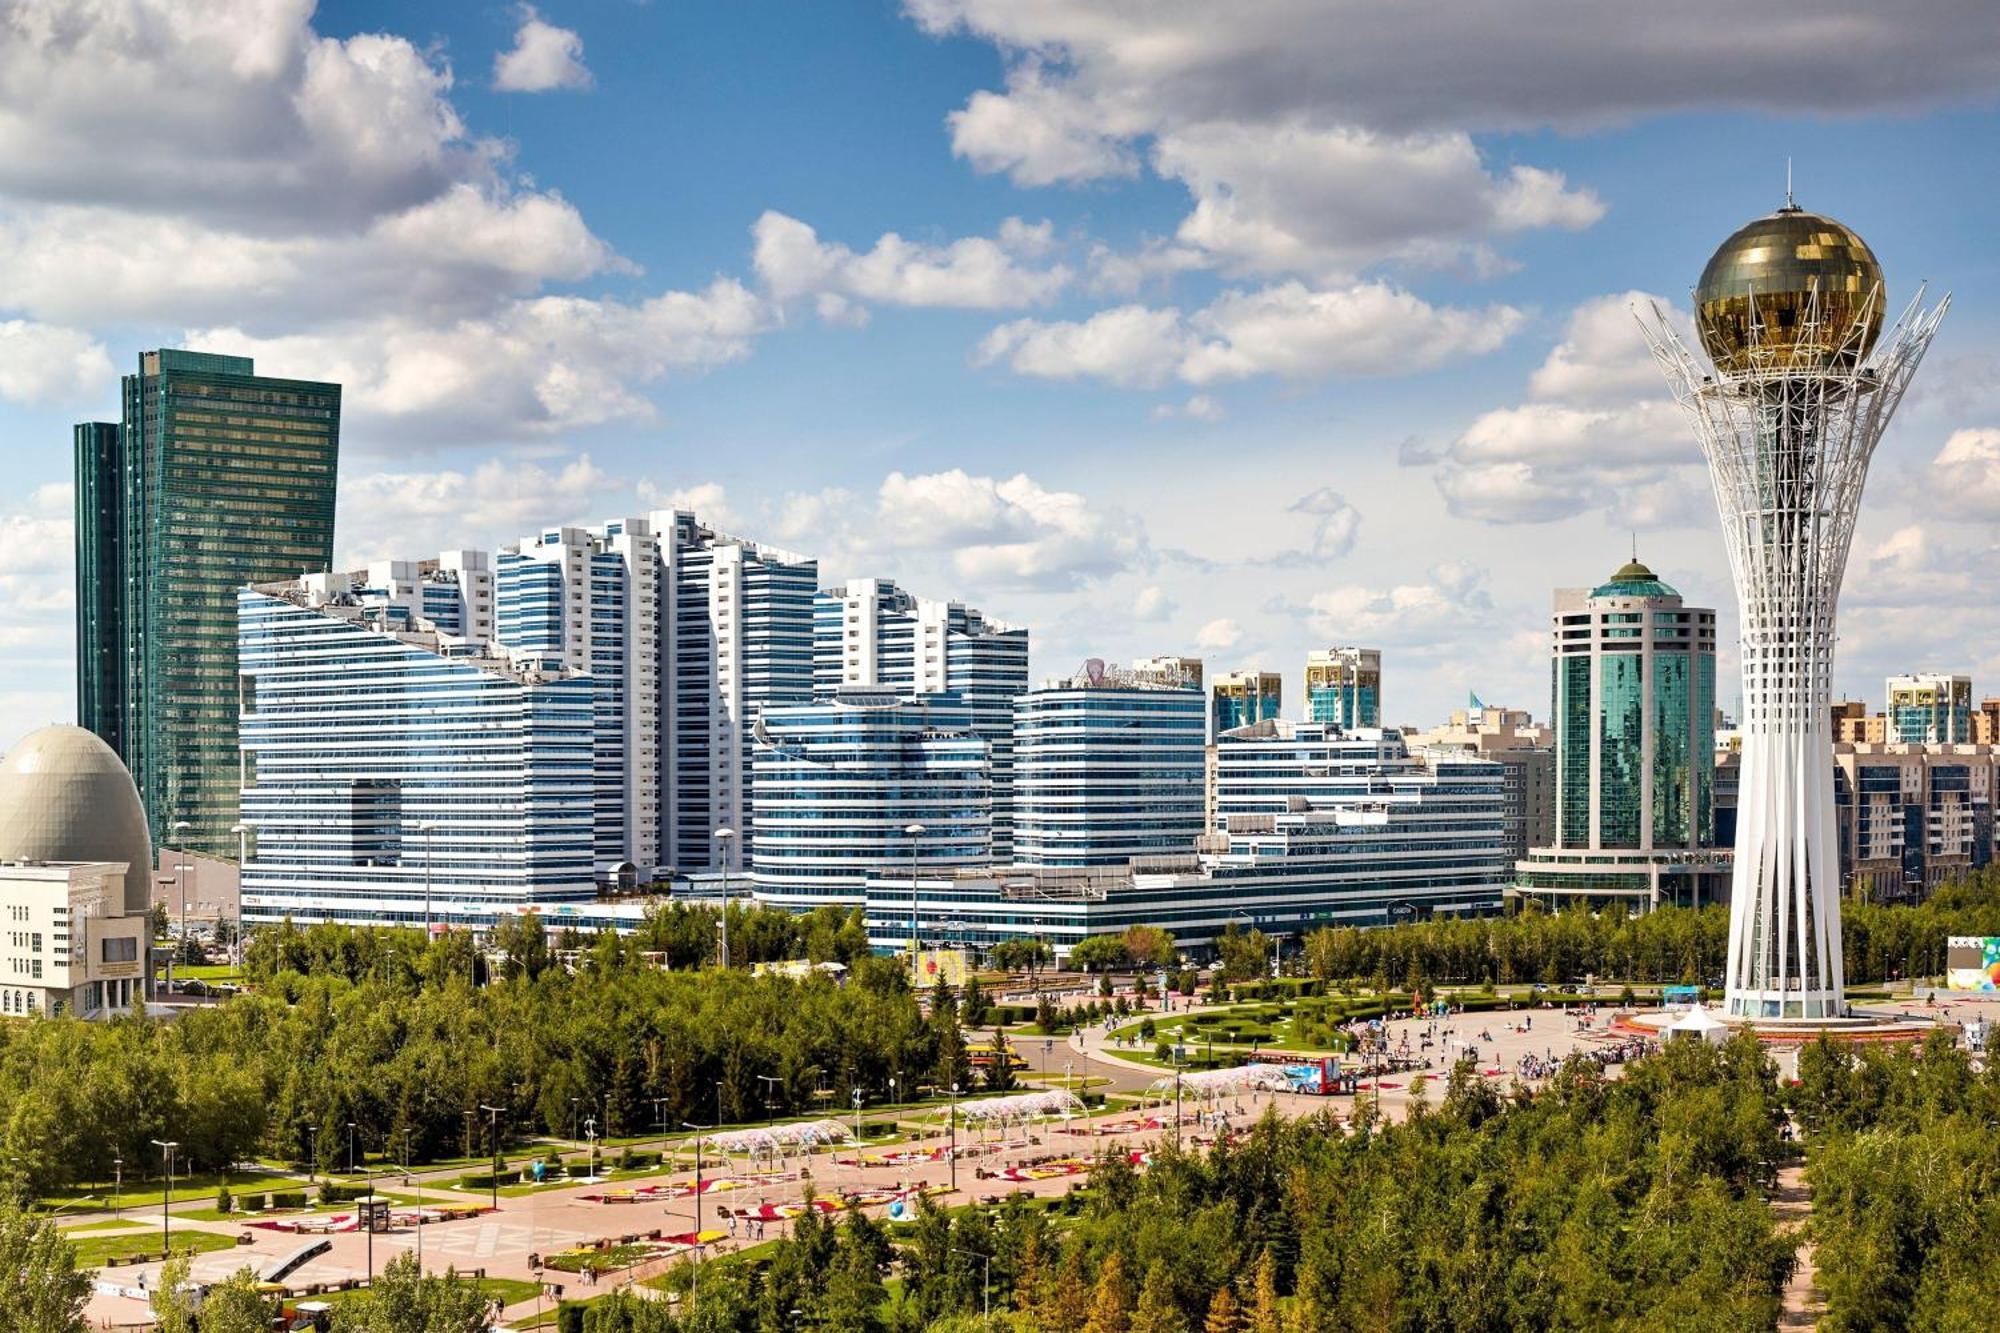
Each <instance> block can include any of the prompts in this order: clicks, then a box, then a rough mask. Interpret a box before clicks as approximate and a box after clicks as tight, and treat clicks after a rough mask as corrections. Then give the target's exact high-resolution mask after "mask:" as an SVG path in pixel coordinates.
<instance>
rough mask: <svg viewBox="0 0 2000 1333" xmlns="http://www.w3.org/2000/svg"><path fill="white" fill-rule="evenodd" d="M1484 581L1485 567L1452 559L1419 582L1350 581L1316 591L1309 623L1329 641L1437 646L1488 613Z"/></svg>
mask: <svg viewBox="0 0 2000 1333" xmlns="http://www.w3.org/2000/svg"><path fill="white" fill-rule="evenodd" d="M1485 583H1486V574H1485V571H1484V570H1479V569H1474V568H1473V567H1471V566H1469V565H1466V564H1464V563H1462V562H1456V561H1454V562H1448V563H1445V564H1441V565H1437V566H1435V567H1433V568H1432V569H1431V570H1430V572H1429V575H1428V577H1427V578H1426V580H1425V581H1424V582H1422V583H1399V584H1395V585H1393V586H1391V587H1387V588H1377V587H1368V586H1365V585H1360V584H1349V585H1346V586H1343V587H1338V588H1332V589H1329V590H1328V591H1326V592H1322V593H1318V594H1315V595H1314V596H1313V597H1312V599H1311V600H1310V601H1309V602H1308V604H1307V623H1308V625H1309V626H1310V627H1311V628H1312V630H1313V632H1314V633H1315V634H1317V635H1319V636H1320V637H1321V638H1323V639H1325V640H1326V641H1327V642H1329V643H1367V644H1371V645H1372V644H1381V645H1383V646H1385V647H1392V648H1400V649H1403V650H1404V651H1415V650H1420V649H1425V648H1436V647H1438V646H1440V645H1448V644H1452V643H1455V642H1458V641H1460V640H1462V639H1463V637H1464V636H1465V635H1466V633H1467V631H1468V630H1470V629H1473V628H1476V627H1477V626H1478V625H1480V624H1483V623H1485V622H1486V621H1488V620H1489V619H1490V618H1491V616H1492V611H1493V602H1492V598H1491V597H1490V596H1489V595H1488V593H1487V592H1486V588H1485Z"/></svg>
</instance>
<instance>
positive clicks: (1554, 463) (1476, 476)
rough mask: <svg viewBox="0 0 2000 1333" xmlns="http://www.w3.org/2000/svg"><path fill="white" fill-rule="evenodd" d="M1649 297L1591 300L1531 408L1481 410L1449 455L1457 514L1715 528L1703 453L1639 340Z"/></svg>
mask: <svg viewBox="0 0 2000 1333" xmlns="http://www.w3.org/2000/svg"><path fill="white" fill-rule="evenodd" d="M1656 301H1657V302H1658V304H1659V305H1660V306H1661V308H1662V309H1663V310H1666V311H1667V314H1668V318H1669V319H1670V320H1671V321H1673V322H1674V323H1675V324H1677V325H1680V326H1682V327H1685V325H1686V322H1687V321H1686V316H1685V315H1683V314H1682V313H1681V312H1679V311H1676V310H1672V309H1671V308H1670V307H1668V306H1667V303H1666V302H1664V301H1658V298H1656V297H1653V296H1650V295H1648V294H1647V293H1645V292H1624V293H1620V294H1617V295H1613V296H1604V297H1599V298H1597V299H1595V300H1591V301H1586V302H1584V303H1583V304H1581V305H1579V306H1578V307H1577V308H1576V309H1575V310H1574V311H1573V312H1571V315H1570V319H1569V322H1568V325H1567V328H1566V329H1565V331H1564V335H1563V338H1562V340H1561V341H1560V342H1559V343H1558V344H1557V345H1556V346H1555V347H1554V348H1553V349H1552V350H1551V351H1550V353H1549V355H1548V357H1547V359H1546V360H1544V361H1543V363H1542V365H1541V366H1540V368H1538V369H1537V370H1536V371H1535V372H1534V374H1533V375H1532V376H1530V378H1529V384H1528V387H1529V392H1530V394H1531V400H1530V401H1528V402H1525V403H1519V404H1516V405H1514V406H1511V407H1501V408H1494V409H1492V410H1490V411H1487V412H1483V413H1481V414H1480V415H1479V416H1478V417H1477V418H1476V419H1474V421H1473V422H1472V424H1471V425H1469V426H1468V427H1466V429H1465V431H1464V432H1463V433H1462V434H1461V435H1460V436H1459V437H1458V439H1457V440H1455V441H1454V442H1453V443H1452V444H1451V446H1450V447H1449V448H1448V449H1446V450H1445V451H1444V452H1443V454H1442V457H1441V458H1438V459H1436V460H1434V461H1436V463H1437V470H1436V474H1435V475H1436V481H1437V486H1438V490H1439V492H1440V493H1441V494H1442V495H1443V497H1444V500H1445V503H1446V505H1447V506H1448V507H1449V508H1450V510H1451V512H1452V513H1454V514H1456V515H1458V516H1459V517H1461V518H1470V519H1476V520H1479V521H1481V522H1485V523H1496V524H1510V523H1549V522H1554V521H1556V520H1559V519H1565V518H1570V517H1573V516H1575V515H1577V514H1581V513H1585V512H1588V511H1590V510H1593V509H1596V510H1601V511H1603V512H1604V513H1606V514H1607V515H1609V516H1611V517H1612V518H1614V519H1615V520H1616V521H1617V522H1618V523H1619V524H1620V525H1621V526H1628V527H1640V528H1658V527H1674V526H1686V525H1690V524H1694V523H1698V522H1702V521H1705V516H1706V515H1707V513H1708V512H1709V510H1708V506H1709V496H1708V489H1707V482H1706V480H1705V477H1704V474H1703V472H1702V470H1701V462H1702V459H1701V454H1700V451H1699V450H1698V449H1697V448H1696V447H1695V443H1694V440H1693V438H1692V436H1691V435H1690V434H1689V433H1688V426H1687V423H1686V421H1685V420H1684V419H1683V417H1682V415H1681V413H1680V410H1679V409H1678V408H1677V407H1675V405H1674V404H1673V402H1672V400H1671V399H1669V398H1668V397H1667V396H1666V389H1665V381H1664V380H1662V379H1661V377H1660V372H1659V370H1658V369H1657V367H1656V366H1655V365H1654V363H1653V358H1652V354H1651V353H1650V352H1649V351H1648V350H1647V348H1646V344H1645V340H1644V339H1643V338H1642V337H1641V335H1640V332H1639V324H1638V321H1637V319H1635V318H1634V317H1633V313H1632V307H1633V306H1635V305H1639V306H1650V305H1651V304H1652V303H1654V302H1656Z"/></svg>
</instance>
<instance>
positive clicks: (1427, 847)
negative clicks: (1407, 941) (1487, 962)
mask: <svg viewBox="0 0 2000 1333" xmlns="http://www.w3.org/2000/svg"><path fill="white" fill-rule="evenodd" d="M1196 717H1197V719H1199V712H1198V711H1197V713H1196ZM1198 725H1199V723H1198V721H1197V726H1198ZM1216 751H1217V757H1216V786H1217V793H1216V806H1217V814H1216V817H1215V824H1214V825H1213V827H1211V828H1210V829H1208V830H1207V831H1205V832H1204V831H1202V830H1201V829H1200V828H1199V827H1198V825H1193V826H1190V825H1187V824H1186V823H1185V822H1183V823H1182V825H1181V826H1180V827H1181V830H1182V831H1183V832H1185V833H1187V837H1186V838H1185V839H1184V840H1183V841H1181V842H1180V843H1179V844H1178V845H1175V844H1173V843H1171V842H1170V841H1168V840H1165V839H1162V840H1161V841H1160V843H1159V844H1157V845H1155V846H1152V847H1150V848H1149V849H1148V850H1146V851H1144V852H1137V851H1135V852H1134V853H1133V854H1132V855H1131V856H1129V857H1128V858H1126V859H1125V860H1124V861H1123V862H1122V863H1120V862H1116V861H1113V860H1111V859H1108V858H1107V859H1104V860H1099V861H1094V862H1093V861H1079V860H1077V859H1070V860H1069V861H1068V862H1066V863H1064V864H1049V863H1044V864H1040V865H1036V864H1016V865H1015V866H1012V867H1009V868H1004V869H999V870H994V871H987V872H977V871H968V872H964V873H960V874H958V875H955V876H954V877H953V878H952V879H951V882H949V883H946V884H940V885H936V886H933V885H932V884H930V883H928V882H926V883H924V884H922V885H921V891H920V893H919V895H918V898H919V903H918V915H919V920H920V934H921V935H922V937H923V938H925V939H927V940H940V941H945V942H951V943H963V944H967V945H971V946H973V947H976V948H984V947H990V946H991V945H992V944H995V943H998V942H999V941H1000V940H1003V939H1010V938H1038V939H1045V940H1048V941H1049V942H1050V943H1052V944H1053V945H1054V946H1055V947H1056V949H1057V950H1058V952H1066V951H1067V950H1068V949H1069V948H1070V947H1071V946H1073V945H1075V944H1076V943H1077V942H1078V941H1080V940H1082V939H1084V938H1085V937H1087V936H1089V935H1093V934H1104V933H1115V932H1118V931H1122V930H1123V929H1125V927H1127V926H1129V925H1135V924H1146V925H1155V926H1161V927H1163V928H1165V929H1167V930H1170V931H1172V932H1173V933H1174V935H1175V938H1176V939H1177V940H1178V941H1179V942H1180V943H1181V944H1182V945H1183V946H1184V947H1192V948H1196V949H1199V948H1202V947H1205V946H1207V945H1209V944H1211V943H1212V942H1213V941H1214V939H1215V938H1216V936H1218V935H1220V934H1222V933H1223V932H1225V931H1227V930H1228V929H1230V928H1231V927H1232V926H1234V927H1237V928H1246V929H1247V928H1250V927H1255V928H1257V929H1260V930H1263V931H1265V932H1266V933H1267V934H1275V935H1280V936H1293V935H1297V934H1300V933H1302V932H1304V931H1307V930H1310V929H1314V928H1317V927H1319V926H1324V925H1384V924H1389V923H1392V922H1395V921H1400V920H1408V919H1413V918H1418V917H1429V916H1436V915H1474V914H1482V913H1489V912H1493V911H1496V910H1497V909H1498V908H1499V906H1500V903H1501V900H1502V896H1503V894H1504V892H1505V890H1506V887H1507V884H1508V880H1509V877H1510V871H1511V860H1510V853H1509V849H1508V845H1507V836H1506V796H1505V772H1504V769H1503V768H1502V766H1501V765H1499V764H1497V763H1494V762H1493V761H1491V760H1487V759H1480V758H1477V757H1474V756H1471V755H1469V754H1466V753H1465V752H1463V751H1455V750H1434V751H1428V752H1423V753H1413V752H1411V751H1410V750H1409V749H1408V747H1407V745H1406V744H1405V742H1404V740H1403V738H1402V735H1401V733H1400V732H1398V731H1396V730H1394V729H1382V728H1365V729H1361V730H1358V731H1354V732H1345V731H1342V730H1341V729H1340V728H1338V727H1331V726H1326V725H1323V724H1315V723H1296V722H1289V721H1283V720H1275V719H1274V720H1267V721H1264V722H1260V723H1258V724H1256V725H1255V726H1251V727H1246V728H1242V729H1239V730H1236V731H1232V732H1226V733H1224V734H1223V735H1221V736H1219V737H1218V738H1217V742H1216ZM1024 756H1025V745H1024ZM1021 772H1022V777H1023V778H1025V775H1026V773H1027V772H1028V765H1027V763H1026V762H1025V758H1024V762H1023V765H1022V770H1021ZM1196 813H1197V815H1198V814H1199V802H1197V804H1196ZM1027 827H1028V822H1027V820H1026V818H1025V816H1024V817H1023V828H1024V829H1026V828H1027ZM908 892H909V878H908V876H907V875H905V876H902V877H900V878H899V877H898V876H896V875H895V874H894V873H893V872H889V873H885V874H883V875H881V876H879V877H875V878H871V880H870V882H869V907H868V915H869V918H870V920H871V922H872V921H874V920H876V919H878V918H879V919H893V918H894V916H895V914H896V912H897V911H898V910H899V909H900V911H901V912H902V913H903V915H904V916H907V914H908V911H909V909H908V906H907V901H908ZM881 942H887V943H893V942H894V941H893V938H892V939H890V940H888V941H881Z"/></svg>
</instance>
